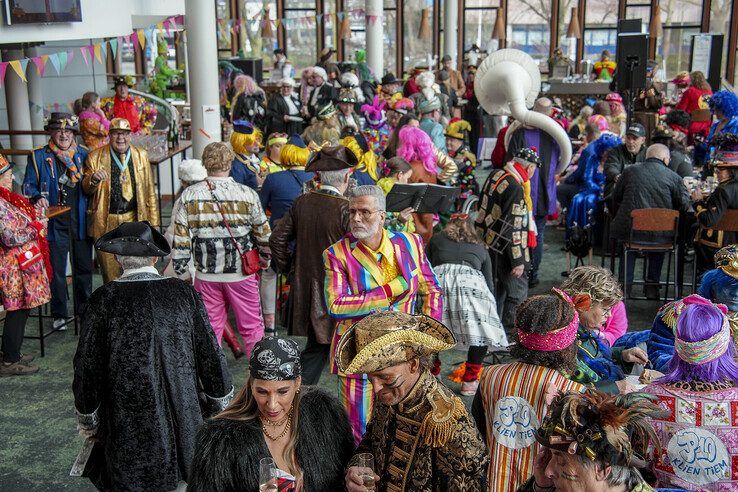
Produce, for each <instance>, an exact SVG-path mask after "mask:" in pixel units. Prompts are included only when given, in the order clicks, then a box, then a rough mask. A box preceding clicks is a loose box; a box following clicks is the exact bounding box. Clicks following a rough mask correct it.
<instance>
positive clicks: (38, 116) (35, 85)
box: [26, 48, 48, 147]
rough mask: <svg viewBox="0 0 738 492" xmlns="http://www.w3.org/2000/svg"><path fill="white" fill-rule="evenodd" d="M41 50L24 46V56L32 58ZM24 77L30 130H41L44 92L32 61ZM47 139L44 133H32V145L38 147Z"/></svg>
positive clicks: (42, 126)
mask: <svg viewBox="0 0 738 492" xmlns="http://www.w3.org/2000/svg"><path fill="white" fill-rule="evenodd" d="M40 54H41V52H40V51H39V49H38V48H26V57H28V58H33V57H35V56H39V55H40ZM26 77H27V78H28V99H29V100H30V102H31V104H29V105H28V107H29V109H30V111H31V130H42V131H43V129H44V93H43V91H42V90H41V76H40V75H39V74H38V70H36V66H35V65H34V64H33V62H30V63H29V64H28V70H26ZM47 141H48V137H46V135H33V146H34V147H39V146H41V145H45V144H46V142H47Z"/></svg>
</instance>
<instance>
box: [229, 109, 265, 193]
mask: <svg viewBox="0 0 738 492" xmlns="http://www.w3.org/2000/svg"><path fill="white" fill-rule="evenodd" d="M262 138H263V134H262V133H261V130H259V129H258V128H256V127H255V126H254V125H253V124H252V123H251V122H250V121H247V120H236V121H234V122H233V133H231V139H230V140H231V147H232V148H233V152H234V153H235V154H236V158H235V159H234V160H233V165H232V166H231V177H232V178H233V180H234V181H235V182H236V183H239V184H242V185H246V186H248V187H249V188H251V189H252V190H255V191H258V190H259V188H261V184H262V183H263V182H264V179H265V178H266V174H267V173H266V170H262V168H261V160H260V159H259V152H260V151H261V139H262Z"/></svg>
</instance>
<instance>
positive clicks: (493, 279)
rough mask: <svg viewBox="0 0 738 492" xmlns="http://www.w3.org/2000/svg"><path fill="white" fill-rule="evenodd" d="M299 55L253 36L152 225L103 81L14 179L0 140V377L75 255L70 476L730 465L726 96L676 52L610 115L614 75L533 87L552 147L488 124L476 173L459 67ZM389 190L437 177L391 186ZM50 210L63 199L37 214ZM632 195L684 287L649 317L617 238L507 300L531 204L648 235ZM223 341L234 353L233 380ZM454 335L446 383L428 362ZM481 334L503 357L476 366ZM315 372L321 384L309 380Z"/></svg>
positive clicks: (643, 478) (708, 478) (671, 482)
mask: <svg viewBox="0 0 738 492" xmlns="http://www.w3.org/2000/svg"><path fill="white" fill-rule="evenodd" d="M323 55H324V56H322V57H321V64H320V65H317V66H315V67H312V68H310V69H306V70H305V71H303V73H302V74H301V80H302V82H303V83H302V85H299V84H297V83H296V82H295V80H294V79H293V78H292V74H291V72H292V70H293V69H292V67H291V64H290V63H289V61H288V60H287V59H286V58H285V57H284V53H283V52H279V51H278V52H275V73H277V71H278V72H279V74H280V75H279V78H278V79H275V80H273V82H276V83H277V85H278V92H276V93H274V94H271V95H269V96H267V94H266V93H265V91H263V90H262V88H260V87H259V86H258V85H257V84H256V83H255V82H254V81H253V79H251V78H250V77H248V76H246V75H237V76H236V77H235V78H234V80H233V93H232V94H231V96H232V97H230V98H229V99H228V107H229V108H230V116H229V118H230V120H231V123H232V127H233V132H232V133H231V135H230V137H229V141H228V142H214V143H210V144H209V145H207V146H206V147H205V149H204V151H203V153H202V157H201V159H199V160H185V161H183V162H182V163H181V165H180V167H179V178H180V181H181V189H180V191H179V192H178V193H177V196H176V197H175V198H176V199H175V201H174V204H173V207H172V214H171V221H170V222H171V223H170V224H169V227H168V228H167V230H166V232H165V233H164V234H162V232H161V230H160V225H161V224H160V223H159V219H160V211H159V210H158V208H157V204H158V201H157V197H156V193H155V191H154V179H153V176H152V172H151V166H150V164H149V161H148V156H147V154H146V152H145V151H144V150H143V149H140V148H138V147H136V146H135V145H132V144H131V136H132V135H133V134H136V133H139V132H145V131H146V127H147V122H149V121H150V120H149V119H148V118H149V116H150V114H149V115H148V116H147V111H146V109H145V108H143V107H140V105H139V102H140V101H137V100H136V98H132V97H131V96H129V95H128V92H127V89H128V84H127V83H126V81H125V80H124V79H121V80H117V81H116V83H115V91H116V95H115V96H114V97H113V98H111V99H112V100H111V101H106V100H105V99H102V100H101V99H100V98H99V96H98V95H97V94H95V93H86V94H84V95H83V97H82V98H81V99H80V100H79V101H78V108H77V109H78V111H77V113H78V115H77V116H75V115H72V114H67V113H53V114H52V115H51V117H50V119H49V121H48V124H47V126H46V130H47V131H48V133H49V142H48V144H47V145H45V146H43V147H41V148H39V149H37V150H35V151H34V153H33V159H32V160H31V163H30V164H29V166H28V167H27V169H26V173H25V176H24V177H23V183H22V184H23V186H22V189H23V192H22V194H20V193H16V192H15V191H14V188H13V177H14V174H13V165H12V164H11V163H9V162H8V161H6V160H5V159H4V158H2V157H0V218H1V220H0V233H1V234H0V240H1V241H2V248H1V251H2V259H3V262H2V264H0V292H1V293H2V302H3V306H4V308H5V311H6V315H5V326H4V330H3V338H2V363H1V364H0V375H3V376H13V375H26V374H31V373H34V372H37V371H38V370H39V368H38V366H37V365H35V364H33V357H32V356H30V355H25V354H23V353H22V352H21V346H22V341H23V333H24V328H25V324H26V322H27V319H28V316H29V314H30V311H31V309H33V308H36V307H39V306H41V305H44V304H46V303H50V310H51V313H52V316H53V317H54V328H55V329H63V328H64V326H65V325H66V323H67V322H69V319H70V313H69V312H68V309H69V308H68V306H67V304H68V297H67V296H68V293H67V288H66V277H67V256H68V255H70V253H72V254H71V258H70V260H71V265H72V269H71V272H72V275H74V278H75V282H74V286H75V291H74V302H75V306H74V313H81V321H82V330H81V334H80V339H79V344H78V348H77V352H76V355H75V358H74V382H73V392H74V402H75V410H76V414H77V418H78V422H79V424H78V428H79V431H80V434H81V435H82V436H84V437H85V438H86V439H87V443H88V444H89V445H90V446H91V448H92V451H91V453H90V454H89V458H88V459H87V460H86V462H85V463H83V468H84V476H86V477H88V478H89V479H90V480H91V481H92V482H93V483H94V484H95V486H96V487H98V488H99V489H100V490H123V489H126V490H127V489H137V490H138V489H141V490H163V491H169V490H184V489H185V487H186V488H187V489H189V490H193V491H199V490H203V491H205V490H207V491H210V490H223V491H226V490H277V487H278V490H306V491H307V490H311V491H312V490H319V491H328V490H343V489H346V490H349V491H351V492H354V491H357V492H358V491H365V490H379V491H429V490H433V491H439V492H440V491H475V490H490V491H515V490H522V491H552V490H561V491H564V490H593V491H599V490H603V491H618V492H619V491H628V492H630V491H649V490H652V487H656V486H658V487H664V488H669V487H674V488H676V487H685V488H690V489H695V490H697V489H699V490H702V488H700V487H703V488H704V489H706V490H729V489H730V488H731V487H732V486H733V485H735V476H736V475H735V471H733V467H734V466H735V465H734V463H735V458H734V456H735V455H736V451H735V446H733V442H734V441H735V432H736V427H738V426H737V425H736V422H735V415H734V414H735V411H734V406H735V404H736V402H738V393H736V387H738V366H737V365H736V356H738V353H736V347H735V340H736V338H738V337H737V336H736V332H735V326H736V318H735V309H736V307H735V306H736V305H738V249H737V248H736V246H735V245H734V244H733V243H734V242H735V238H733V237H731V236H730V235H729V234H728V233H723V232H722V231H718V230H716V225H717V224H718V222H719V221H720V220H721V218H722V217H723V215H724V214H725V211H726V210H731V209H733V210H735V209H738V184H736V183H738V181H736V177H737V176H738V175H736V174H735V173H736V172H738V171H736V170H738V96H736V95H735V94H734V93H732V92H730V91H727V90H721V91H717V92H715V94H712V93H711V90H710V87H709V85H707V82H706V81H705V78H704V76H703V75H702V74H701V73H700V72H693V73H692V74H680V76H679V77H678V78H677V80H675V83H677V85H678V86H679V87H680V88H681V90H683V93H681V94H677V96H676V99H675V100H674V101H666V100H665V98H664V97H663V94H662V91H661V89H660V88H659V86H658V84H657V83H656V82H653V81H649V83H648V86H647V87H646V89H645V90H644V91H643V92H642V93H640V94H634V95H632V97H633V98H634V99H637V104H636V111H635V113H634V114H632V115H628V114H627V113H626V112H625V108H624V105H623V100H624V99H623V95H621V94H617V93H612V94H609V95H608V96H607V97H604V98H603V100H601V101H594V100H592V101H585V104H584V105H583V106H582V107H581V108H577V111H578V116H577V117H576V118H570V117H569V115H567V111H568V110H569V109H571V108H569V109H567V108H564V107H562V106H561V104H560V102H559V101H556V100H552V99H549V98H547V97H541V98H539V99H538V100H537V101H536V102H535V105H534V107H533V111H536V112H538V113H541V114H543V115H545V116H546V117H548V118H551V119H552V120H554V121H556V122H557V123H558V124H561V125H562V126H563V127H564V129H565V130H566V131H567V132H568V134H569V135H570V137H571V139H572V144H573V146H574V148H575V150H576V152H575V155H574V157H573V159H572V161H571V162H565V163H564V165H563V166H562V165H561V163H560V162H559V160H560V156H561V155H562V149H560V148H559V144H558V143H557V141H556V139H554V138H553V137H552V136H550V135H549V134H548V133H547V132H546V131H544V130H542V129H539V128H537V127H532V126H527V125H526V124H524V123H523V122H519V121H509V122H508V123H509V124H508V125H507V126H505V127H503V128H502V130H501V131H500V133H499V135H497V137H498V138H497V146H496V148H495V149H494V151H493V152H492V159H491V165H490V167H491V170H490V172H489V176H488V177H487V178H486V179H485V180H484V182H480V181H481V179H479V180H478V178H479V174H480V169H481V167H479V166H477V159H478V145H477V141H476V139H478V138H479V136H480V129H479V126H480V124H479V121H480V115H481V112H482V109H481V108H480V107H479V103H478V102H477V101H476V96H475V87H474V74H475V70H476V67H475V66H474V64H473V63H466V64H465V66H464V69H463V71H457V70H455V69H454V68H453V61H452V60H451V59H450V58H448V59H446V58H444V59H443V60H442V66H441V67H440V69H439V70H438V71H436V72H435V73H434V72H431V71H428V70H425V69H422V68H420V67H419V68H418V69H416V70H415V71H414V72H413V73H412V74H411V76H410V78H409V79H408V80H400V79H397V78H396V77H395V76H394V75H393V74H391V73H388V74H385V75H384V76H383V77H382V79H381V83H380V84H378V86H376V87H375V86H374V85H373V84H366V83H365V82H367V81H368V80H367V77H366V73H364V71H362V70H357V73H354V72H351V71H348V72H346V73H341V71H340V70H339V69H338V67H337V66H336V65H334V64H332V63H331V62H330V59H331V56H332V53H330V52H327V53H324V54H323ZM607 61H608V60H604V61H603V62H602V64H601V65H602V66H601V67H600V69H601V71H602V70H604V71H605V72H606V73H609V70H610V66H609V65H608V64H607V63H605V62H607ZM613 69H614V67H613ZM605 72H603V73H605ZM687 80H688V82H687ZM296 88H298V90H295V89H296ZM476 91H477V93H478V92H479V91H480V88H478V87H477V88H476ZM625 97H630V96H629V95H627V94H626V95H625ZM462 115H464V116H465V118H464V119H462V118H461V116H462ZM470 115H471V116H470ZM713 120H714V121H713ZM83 144H84V145H83ZM562 169H564V171H563V172H562V171H561V170H562ZM695 183H696V184H695ZM406 184H419V185H424V184H434V185H445V186H447V187H448V189H457V194H456V195H454V196H455V197H456V199H455V201H454V202H453V204H452V205H451V206H450V207H449V208H448V209H447V210H441V211H438V212H435V213H429V212H424V211H423V212H421V213H419V211H418V210H416V209H414V208H412V207H407V208H403V209H402V210H397V209H394V208H393V207H392V206H390V202H391V199H392V196H390V195H392V190H393V189H394V188H395V187H396V186H398V185H406ZM475 201H476V202H477V204H476V205H470V204H473V203H474V202H475ZM58 206H64V207H69V212H67V213H64V214H61V215H56V216H54V217H53V218H51V219H47V212H48V210H49V209H50V208H51V207H58ZM388 208H389V209H390V210H388ZM639 209H669V210H674V211H677V212H678V213H679V214H680V216H681V217H682V220H683V221H684V224H686V227H685V228H684V230H685V231H687V232H685V233H682V236H681V237H680V241H681V242H682V244H684V246H685V250H687V252H686V253H684V257H685V258H686V259H689V257H691V258H693V259H692V261H695V262H697V266H698V271H699V273H700V275H699V276H698V282H700V285H699V289H698V294H692V295H690V296H687V297H685V298H683V299H677V300H674V301H673V302H669V303H667V304H665V305H664V306H663V307H662V308H661V309H660V310H659V311H658V313H656V316H655V318H654V323H653V326H652V328H651V329H650V330H645V331H638V330H633V329H631V330H629V325H628V314H627V310H628V309H629V308H630V307H631V306H632V305H628V306H626V303H625V301H626V300H627V297H628V295H629V293H630V292H631V290H632V284H633V282H634V280H635V278H636V269H635V261H633V262H631V263H628V264H627V265H623V262H622V261H621V267H620V271H619V272H618V274H616V273H614V272H611V271H610V270H608V269H605V268H600V267H596V266H591V265H589V266H580V267H578V268H574V269H569V270H567V271H566V272H564V273H565V278H564V279H562V281H561V282H560V283H557V284H558V285H557V286H556V287H555V288H553V289H552V290H550V291H548V292H546V293H544V294H539V295H533V296H530V295H529V289H531V288H534V287H535V286H536V285H538V283H539V282H540V280H539V271H540V268H541V264H542V259H543V256H544V254H546V255H553V254H554V252H553V251H551V250H549V251H548V252H547V253H546V252H545V251H546V248H545V247H544V241H546V236H545V232H546V228H547V227H549V229H550V228H551V227H554V226H555V224H560V225H561V226H562V227H563V228H564V229H565V230H566V246H565V250H566V251H567V253H568V254H574V255H577V256H579V257H581V256H583V255H586V252H587V251H589V250H590V249H591V248H592V247H593V246H595V245H597V244H601V245H603V246H605V245H610V246H611V251H612V254H614V255H618V254H619V252H620V248H622V247H623V246H625V245H626V244H630V242H632V241H633V240H634V239H635V240H637V241H638V242H639V244H643V245H646V246H648V245H653V246H658V245H662V244H663V243H664V241H666V240H667V239H665V238H664V236H663V235H662V234H659V233H658V232H656V233H652V234H645V235H644V236H642V237H637V238H634V237H633V235H632V232H631V220H632V219H631V217H632V212H633V211H635V210H639ZM606 224H607V227H605V225H606ZM661 232H663V231H661ZM582 245H584V246H582ZM93 250H94V251H93ZM582 250H584V251H585V253H584V254H583V253H582ZM643 256H644V257H645V258H646V259H647V263H646V265H647V266H645V267H644V270H645V272H644V275H643V276H644V291H645V292H644V294H645V296H646V297H647V298H650V299H660V298H664V299H665V296H662V295H661V291H660V285H661V279H662V272H661V270H662V263H663V261H664V254H663V253H662V252H646V253H644V255H643ZM93 258H94V260H93ZM95 263H96V264H97V265H98V266H99V268H100V272H101V274H102V277H103V285H102V287H100V288H98V289H97V290H95V291H94V292H93V291H92V278H93V272H94V270H95ZM234 323H235V326H232V325H233V324H234ZM278 328H279V329H280V330H281V329H284V330H286V335H289V337H288V336H282V335H285V334H284V333H282V334H278ZM633 328H640V327H633ZM291 337H305V338H306V339H307V341H306V344H305V345H304V348H302V349H301V348H300V346H299V345H298V343H297V342H296V341H295V340H294V339H293V338H291ZM239 338H240V339H239ZM223 340H225V341H226V343H227V345H229V346H230V347H231V349H232V350H233V353H234V358H235V359H236V360H239V359H240V358H241V357H244V358H245V360H247V361H248V363H247V366H248V379H247V381H246V383H245V384H244V386H243V387H242V388H240V389H238V388H234V385H233V383H232V381H231V373H230V371H229V369H228V364H227V362H226V357H225V355H224V353H223V351H222V349H221V345H222V342H223ZM454 347H456V348H457V349H463V350H465V351H466V360H465V362H463V364H461V365H459V366H458V367H456V368H455V369H454V370H453V371H452V374H451V376H449V379H450V380H452V381H454V382H455V383H456V384H459V385H458V386H454V383H446V382H444V381H441V379H440V378H439V374H440V371H441V360H440V357H439V353H440V352H443V351H446V350H449V349H452V348H454ZM490 351H498V352H502V353H505V354H507V355H506V357H507V359H506V362H505V363H501V364H493V365H487V356H488V355H489V353H490ZM236 364H241V363H240V362H236ZM326 366H328V367H329V369H330V372H331V374H332V376H331V377H332V378H333V379H334V381H336V382H337V392H336V394H330V393H328V392H326V391H325V390H323V389H320V388H319V387H317V386H316V385H317V384H318V382H319V380H320V379H321V375H322V374H323V373H324V370H325V368H326ZM637 388H641V390H642V391H638V390H637ZM457 392H458V393H460V394H462V395H465V396H470V397H473V402H472V403H471V406H470V408H467V406H466V405H465V404H464V402H463V401H462V399H460V398H459V397H458V396H457V395H456V393H457ZM264 459H267V463H264ZM272 485H273V486H274V487H273V488H270V487H271V486H272Z"/></svg>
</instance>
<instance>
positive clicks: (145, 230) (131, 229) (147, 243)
mask: <svg viewBox="0 0 738 492" xmlns="http://www.w3.org/2000/svg"><path fill="white" fill-rule="evenodd" d="M95 248H96V249H98V250H100V251H104V252H105V253H111V254H114V255H121V256H167V255H168V254H169V253H170V252H171V248H170V247H169V243H168V242H167V240H166V238H165V237H164V236H163V235H162V234H161V233H160V232H159V231H157V230H156V228H154V227H152V226H151V224H149V223H148V221H143V222H125V223H123V224H121V225H119V226H118V227H116V228H115V229H113V230H112V231H110V232H106V233H105V234H103V235H102V236H100V239H98V240H97V241H95Z"/></svg>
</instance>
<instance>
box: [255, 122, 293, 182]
mask: <svg viewBox="0 0 738 492" xmlns="http://www.w3.org/2000/svg"><path fill="white" fill-rule="evenodd" d="M287 138H288V136H287V134H286V133H276V132H275V133H271V134H269V136H268V137H267V141H266V145H265V146H264V155H263V156H262V158H261V162H260V163H259V169H266V172H267V174H272V173H276V172H279V171H284V167H282V156H281V154H282V148H283V147H284V146H285V145H286V144H287Z"/></svg>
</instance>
